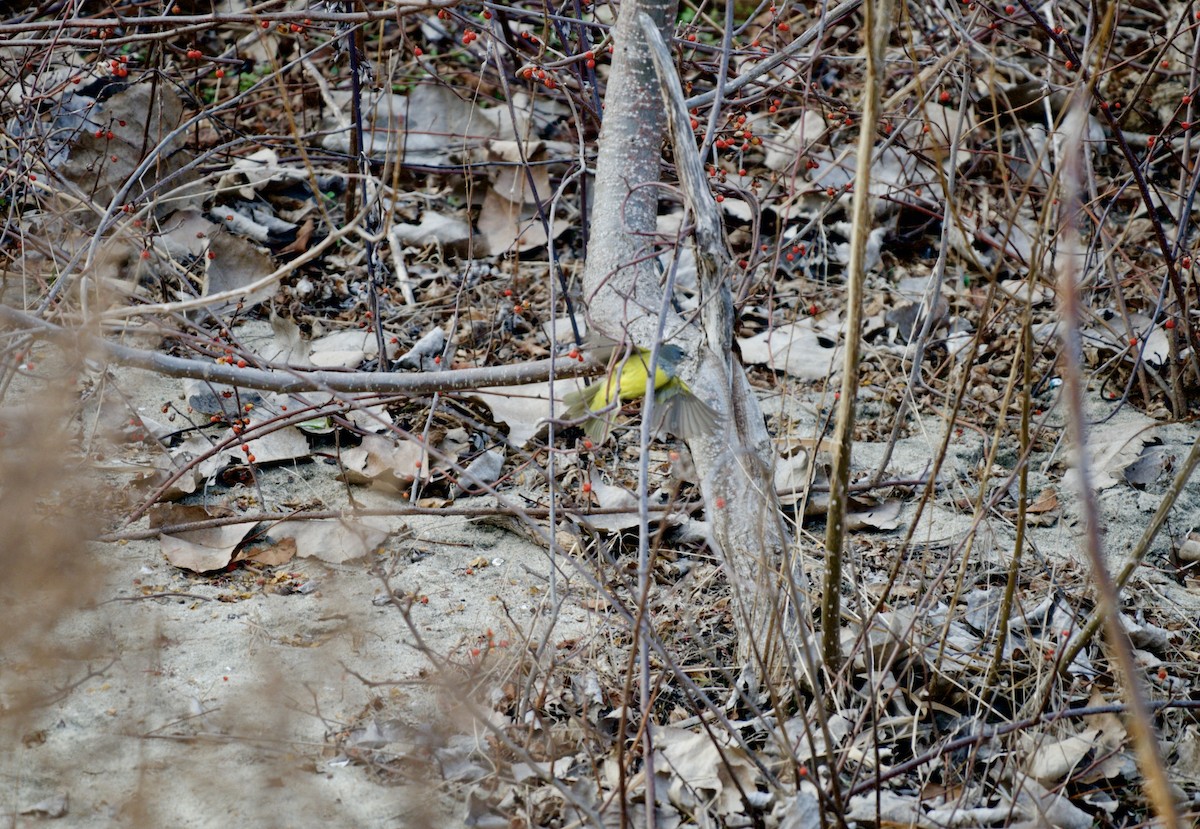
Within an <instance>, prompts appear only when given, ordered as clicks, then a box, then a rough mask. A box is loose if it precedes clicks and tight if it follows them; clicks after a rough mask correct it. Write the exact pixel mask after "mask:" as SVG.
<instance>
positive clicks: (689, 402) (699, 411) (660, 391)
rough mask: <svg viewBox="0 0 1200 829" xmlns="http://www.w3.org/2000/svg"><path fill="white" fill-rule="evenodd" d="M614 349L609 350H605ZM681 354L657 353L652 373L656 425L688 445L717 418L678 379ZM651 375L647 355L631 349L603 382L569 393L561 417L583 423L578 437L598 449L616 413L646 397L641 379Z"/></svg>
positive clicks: (676, 350) (672, 350)
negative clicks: (580, 435) (689, 440)
mask: <svg viewBox="0 0 1200 829" xmlns="http://www.w3.org/2000/svg"><path fill="white" fill-rule="evenodd" d="M607 347H609V348H613V347H614V346H607ZM682 359H683V349H682V348H680V347H679V346H678V345H674V344H667V345H663V346H660V347H659V349H658V365H657V366H656V367H655V369H656V370H655V372H654V405H655V410H656V411H657V413H658V414H657V417H656V418H655V420H656V425H657V426H658V427H665V428H666V430H667V431H668V432H671V433H672V434H674V435H676V436H677V437H680V438H683V439H684V440H688V439H689V438H691V437H692V436H695V435H698V434H703V433H704V432H706V431H711V430H712V429H714V428H715V427H716V422H717V419H716V415H715V414H714V413H713V410H712V409H710V408H709V407H708V406H707V405H706V404H705V403H703V402H702V401H701V400H699V399H698V398H697V397H696V396H695V395H694V394H692V390H691V389H689V388H688V387H687V384H686V383H684V382H683V380H682V379H681V378H680V377H679V376H678V373H677V372H678V370H679V362H680V360H682ZM649 371H650V352H649V351H648V350H646V349H642V348H638V349H634V350H633V351H632V352H631V353H630V354H628V355H627V356H626V357H624V358H623V359H622V361H621V363H620V365H619V366H618V367H617V369H616V370H615V371H613V372H611V373H610V374H609V375H608V377H606V378H605V379H604V380H602V381H600V382H598V383H593V384H592V385H590V386H588V387H587V388H584V389H580V390H579V391H576V392H572V393H570V394H568V395H567V396H566V397H565V398H564V402H566V404H567V411H566V417H568V418H570V419H572V420H580V419H583V418H586V420H584V423H583V431H584V433H585V434H587V436H588V437H589V438H591V439H592V441H593V442H595V443H596V444H597V445H599V444H601V443H603V442H604V441H605V440H607V439H608V434H609V431H610V430H611V428H612V422H613V418H614V415H615V413H616V410H617V409H619V408H620V406H621V404H622V403H624V402H625V401H628V400H637V399H638V398H640V397H642V396H643V395H645V393H646V375H647V374H648V373H649Z"/></svg>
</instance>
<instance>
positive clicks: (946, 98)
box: [938, 89, 950, 104]
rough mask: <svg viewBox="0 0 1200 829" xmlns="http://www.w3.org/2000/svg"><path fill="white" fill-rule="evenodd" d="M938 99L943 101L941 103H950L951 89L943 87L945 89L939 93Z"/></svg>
mask: <svg viewBox="0 0 1200 829" xmlns="http://www.w3.org/2000/svg"><path fill="white" fill-rule="evenodd" d="M938 101H940V102H941V103H943V104H948V103H950V92H949V90H946V89H943V90H942V91H941V94H939V95H938Z"/></svg>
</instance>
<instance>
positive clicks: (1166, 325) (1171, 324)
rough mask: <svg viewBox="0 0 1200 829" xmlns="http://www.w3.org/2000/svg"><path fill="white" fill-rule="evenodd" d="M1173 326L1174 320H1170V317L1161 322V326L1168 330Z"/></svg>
mask: <svg viewBox="0 0 1200 829" xmlns="http://www.w3.org/2000/svg"><path fill="white" fill-rule="evenodd" d="M1174 327H1175V320H1170V319H1169V320H1167V321H1166V322H1164V323H1163V328H1165V329H1167V330H1168V331H1170V330H1171V329H1173V328H1174Z"/></svg>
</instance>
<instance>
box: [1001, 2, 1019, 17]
mask: <svg viewBox="0 0 1200 829" xmlns="http://www.w3.org/2000/svg"><path fill="white" fill-rule="evenodd" d="M1004 13H1005V14H1008V15H1013V14H1016V13H1017V7H1016V6H1014V5H1012V4H1011V3H1009V4H1008V5H1007V6H1005V7H1004Z"/></svg>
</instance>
